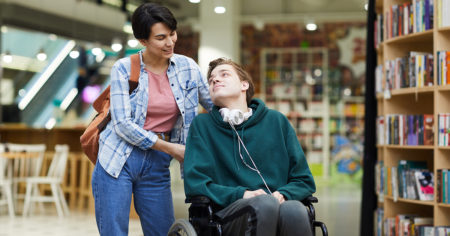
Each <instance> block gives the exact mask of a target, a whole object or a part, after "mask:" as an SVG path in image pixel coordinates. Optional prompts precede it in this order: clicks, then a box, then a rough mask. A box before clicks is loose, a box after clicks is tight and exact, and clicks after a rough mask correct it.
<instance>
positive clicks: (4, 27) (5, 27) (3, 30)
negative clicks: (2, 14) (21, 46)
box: [0, 25, 8, 33]
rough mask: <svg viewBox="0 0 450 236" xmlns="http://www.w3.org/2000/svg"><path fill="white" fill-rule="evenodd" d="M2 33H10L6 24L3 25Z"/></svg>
mask: <svg viewBox="0 0 450 236" xmlns="http://www.w3.org/2000/svg"><path fill="white" fill-rule="evenodd" d="M0 29H1V31H2V33H8V27H7V26H5V25H2V27H1V28H0Z"/></svg>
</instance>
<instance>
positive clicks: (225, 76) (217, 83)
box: [208, 64, 248, 107]
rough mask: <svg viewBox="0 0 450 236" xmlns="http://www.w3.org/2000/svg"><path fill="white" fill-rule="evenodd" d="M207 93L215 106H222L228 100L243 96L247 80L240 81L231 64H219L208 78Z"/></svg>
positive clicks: (246, 87)
mask: <svg viewBox="0 0 450 236" xmlns="http://www.w3.org/2000/svg"><path fill="white" fill-rule="evenodd" d="M208 83H209V94H210V95H211V100H212V101H213V103H214V104H215V105H217V106H220V107H223V106H224V104H225V103H227V101H229V100H234V99H238V98H239V97H240V96H244V99H245V93H246V91H247V89H248V82H246V81H241V80H240V79H239V76H238V75H237V73H236V71H235V69H234V68H233V66H232V65H228V64H223V65H219V66H217V67H216V68H214V70H212V72H211V76H210V77H209V78H208Z"/></svg>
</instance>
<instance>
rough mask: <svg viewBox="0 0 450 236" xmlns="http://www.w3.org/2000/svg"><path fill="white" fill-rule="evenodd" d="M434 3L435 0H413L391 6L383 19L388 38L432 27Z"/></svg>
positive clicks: (385, 33)
mask: <svg viewBox="0 0 450 236" xmlns="http://www.w3.org/2000/svg"><path fill="white" fill-rule="evenodd" d="M433 5H434V0H412V1H411V2H410V3H403V4H398V5H392V6H390V7H389V9H388V11H386V12H385V13H384V19H383V20H384V22H383V23H384V31H385V32H384V35H385V36H386V37H387V38H386V39H389V38H393V37H397V36H401V35H406V34H411V33H417V32H423V31H426V30H429V29H432V28H433V18H434V9H433Z"/></svg>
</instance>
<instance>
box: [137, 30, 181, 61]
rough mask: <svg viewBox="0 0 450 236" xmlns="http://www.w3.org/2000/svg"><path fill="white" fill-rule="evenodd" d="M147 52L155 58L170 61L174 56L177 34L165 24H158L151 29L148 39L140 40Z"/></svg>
mask: <svg viewBox="0 0 450 236" xmlns="http://www.w3.org/2000/svg"><path fill="white" fill-rule="evenodd" d="M139 41H140V42H141V44H142V45H144V47H146V51H147V52H148V53H149V54H150V55H151V56H152V57H154V58H164V59H169V58H170V57H172V55H173V50H174V48H175V42H176V41H177V32H176V31H175V30H174V31H172V30H171V29H169V27H167V25H165V24H164V23H161V22H159V23H156V24H154V25H153V26H152V28H151V33H150V36H149V37H148V39H145V40H144V39H142V40H139Z"/></svg>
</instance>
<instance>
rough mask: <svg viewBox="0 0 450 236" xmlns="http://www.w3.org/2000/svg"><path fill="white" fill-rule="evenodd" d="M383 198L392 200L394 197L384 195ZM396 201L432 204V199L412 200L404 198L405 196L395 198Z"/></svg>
mask: <svg viewBox="0 0 450 236" xmlns="http://www.w3.org/2000/svg"><path fill="white" fill-rule="evenodd" d="M384 198H386V199H389V200H392V201H394V197H392V196H384ZM397 202H404V203H410V204H418V205H426V206H433V205H434V201H423V200H412V199H406V198H397Z"/></svg>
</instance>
